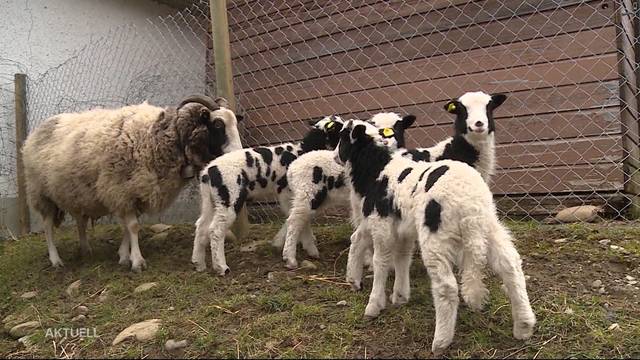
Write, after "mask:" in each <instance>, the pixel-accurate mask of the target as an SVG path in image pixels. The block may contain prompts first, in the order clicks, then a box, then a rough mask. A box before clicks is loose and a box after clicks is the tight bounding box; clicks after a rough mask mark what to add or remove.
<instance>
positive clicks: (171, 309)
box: [167, 306, 176, 311]
mask: <svg viewBox="0 0 640 360" xmlns="http://www.w3.org/2000/svg"><path fill="white" fill-rule="evenodd" d="M175 309H176V308H174V307H173V306H169V308H168V309H167V310H169V311H173V310H175Z"/></svg>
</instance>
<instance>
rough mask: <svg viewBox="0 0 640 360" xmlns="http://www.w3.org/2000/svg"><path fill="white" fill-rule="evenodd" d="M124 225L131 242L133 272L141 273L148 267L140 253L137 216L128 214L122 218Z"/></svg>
mask: <svg viewBox="0 0 640 360" xmlns="http://www.w3.org/2000/svg"><path fill="white" fill-rule="evenodd" d="M122 222H123V223H124V227H125V228H124V231H127V232H128V236H129V241H130V242H131V271H133V272H138V273H139V272H141V271H142V269H144V268H146V267H147V263H146V261H145V260H144V258H143V257H142V253H141V252H140V245H139V244H138V231H140V224H139V223H138V218H137V217H136V215H135V214H126V215H124V216H123V217H122Z"/></svg>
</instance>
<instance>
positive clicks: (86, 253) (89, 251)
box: [80, 247, 93, 258]
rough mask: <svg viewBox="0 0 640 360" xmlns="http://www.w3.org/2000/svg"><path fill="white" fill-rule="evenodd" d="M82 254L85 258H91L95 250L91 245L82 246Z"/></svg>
mask: <svg viewBox="0 0 640 360" xmlns="http://www.w3.org/2000/svg"><path fill="white" fill-rule="evenodd" d="M80 256H81V257H83V258H89V257H92V256H93V250H92V249H91V248H90V247H87V248H80Z"/></svg>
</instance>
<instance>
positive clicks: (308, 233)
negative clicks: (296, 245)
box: [300, 215, 320, 259]
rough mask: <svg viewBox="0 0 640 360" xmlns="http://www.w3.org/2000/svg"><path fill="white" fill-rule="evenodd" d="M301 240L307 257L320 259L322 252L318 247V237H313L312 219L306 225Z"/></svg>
mask: <svg viewBox="0 0 640 360" xmlns="http://www.w3.org/2000/svg"><path fill="white" fill-rule="evenodd" d="M312 216H313V215H312ZM300 239H301V241H302V249H304V251H305V252H306V253H307V255H308V256H310V257H312V258H314V259H319V258H320V251H319V250H318V247H317V246H316V237H315V235H313V230H312V229H311V219H309V221H307V223H306V224H305V225H304V228H303V229H302V235H301V237H300Z"/></svg>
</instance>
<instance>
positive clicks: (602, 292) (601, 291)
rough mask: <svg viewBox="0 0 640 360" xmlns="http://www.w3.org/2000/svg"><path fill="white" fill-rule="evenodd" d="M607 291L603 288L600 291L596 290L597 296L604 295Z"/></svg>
mask: <svg viewBox="0 0 640 360" xmlns="http://www.w3.org/2000/svg"><path fill="white" fill-rule="evenodd" d="M606 292H607V291H606V290H605V289H604V286H603V287H601V288H600V289H598V294H600V295H602V294H604V293H606Z"/></svg>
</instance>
